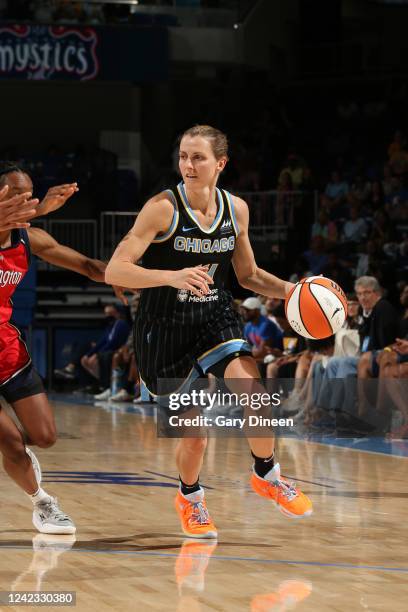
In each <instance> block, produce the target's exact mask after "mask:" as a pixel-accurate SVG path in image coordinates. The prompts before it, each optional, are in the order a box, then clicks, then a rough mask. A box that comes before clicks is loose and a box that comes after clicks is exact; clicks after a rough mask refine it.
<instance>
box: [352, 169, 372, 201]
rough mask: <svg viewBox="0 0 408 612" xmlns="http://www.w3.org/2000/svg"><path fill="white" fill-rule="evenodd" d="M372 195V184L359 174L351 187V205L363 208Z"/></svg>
mask: <svg viewBox="0 0 408 612" xmlns="http://www.w3.org/2000/svg"><path fill="white" fill-rule="evenodd" d="M370 193H371V183H370V181H367V179H365V178H364V176H363V175H362V174H358V175H357V176H356V177H355V179H354V182H353V183H352V185H351V187H350V191H349V194H348V199H349V202H350V204H351V205H353V204H354V205H355V206H359V207H361V206H363V205H364V204H365V203H366V201H367V200H368V198H369V196H370Z"/></svg>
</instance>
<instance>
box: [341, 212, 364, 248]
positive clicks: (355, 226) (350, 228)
mask: <svg viewBox="0 0 408 612" xmlns="http://www.w3.org/2000/svg"><path fill="white" fill-rule="evenodd" d="M367 233H368V227H367V223H366V222H365V220H364V219H363V218H362V217H361V216H360V214H359V209H358V208H357V207H356V206H352V207H351V208H350V218H349V219H348V221H346V222H345V224H344V226H343V231H342V242H344V243H346V244H347V243H348V244H350V243H353V244H360V243H361V242H363V241H364V240H365V239H366V237H367Z"/></svg>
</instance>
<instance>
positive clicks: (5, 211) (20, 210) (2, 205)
mask: <svg viewBox="0 0 408 612" xmlns="http://www.w3.org/2000/svg"><path fill="white" fill-rule="evenodd" d="M8 189H9V188H8V185H5V186H4V187H3V189H0V231H2V232H6V231H10V230H12V229H21V228H27V227H30V224H29V223H28V221H29V220H30V219H32V218H33V217H36V216H37V207H38V202H39V200H31V199H30V198H31V195H32V194H31V193H30V192H27V193H21V194H19V195H15V196H13V197H12V198H7V192H8Z"/></svg>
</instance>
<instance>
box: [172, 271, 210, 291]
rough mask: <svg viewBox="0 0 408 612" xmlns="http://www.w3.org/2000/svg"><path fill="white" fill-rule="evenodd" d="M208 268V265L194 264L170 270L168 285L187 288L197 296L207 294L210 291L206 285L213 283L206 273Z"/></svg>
mask: <svg viewBox="0 0 408 612" xmlns="http://www.w3.org/2000/svg"><path fill="white" fill-rule="evenodd" d="M208 269H209V266H196V267H195V268H183V269H182V270H174V271H171V272H170V273H169V274H170V282H169V285H170V287H174V288H175V289H187V290H188V291H191V293H193V294H194V295H196V296H198V297H202V296H203V295H208V294H209V293H210V289H209V287H208V285H213V284H214V280H213V279H212V278H211V276H210V275H209V274H207V272H208Z"/></svg>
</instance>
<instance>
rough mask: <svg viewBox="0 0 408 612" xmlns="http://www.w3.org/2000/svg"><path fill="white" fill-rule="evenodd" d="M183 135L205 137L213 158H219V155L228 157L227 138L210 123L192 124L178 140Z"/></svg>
mask: <svg viewBox="0 0 408 612" xmlns="http://www.w3.org/2000/svg"><path fill="white" fill-rule="evenodd" d="M184 136H191V137H194V136H201V137H202V138H206V139H207V140H209V141H210V144H211V148H212V150H213V153H214V157H215V159H221V157H226V158H227V159H228V139H227V136H226V135H225V134H224V133H223V132H221V130H217V128H214V127H211V125H194V126H193V127H191V128H189V129H188V130H186V131H185V132H184V133H183V134H182V136H181V138H180V141H181V139H182V138H184Z"/></svg>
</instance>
